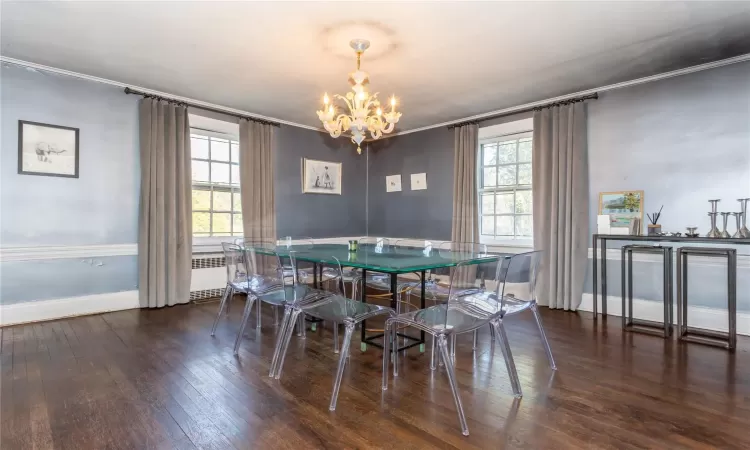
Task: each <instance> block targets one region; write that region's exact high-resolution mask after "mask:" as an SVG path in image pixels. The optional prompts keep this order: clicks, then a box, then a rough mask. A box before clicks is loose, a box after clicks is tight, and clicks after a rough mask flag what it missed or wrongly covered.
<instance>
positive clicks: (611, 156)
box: [369, 63, 750, 311]
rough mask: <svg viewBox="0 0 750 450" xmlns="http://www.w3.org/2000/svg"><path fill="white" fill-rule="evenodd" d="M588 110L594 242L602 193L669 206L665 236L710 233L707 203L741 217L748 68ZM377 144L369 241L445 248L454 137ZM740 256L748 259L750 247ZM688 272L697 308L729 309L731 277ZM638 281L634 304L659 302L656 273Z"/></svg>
mask: <svg viewBox="0 0 750 450" xmlns="http://www.w3.org/2000/svg"><path fill="white" fill-rule="evenodd" d="M588 108H589V109H588V111H589V117H588V119H589V122H588V140H589V141H588V145H589V166H590V167H589V170H590V199H591V209H590V224H591V225H590V227H591V228H590V229H591V230H592V232H593V230H596V215H597V213H598V210H597V209H598V206H597V205H598V194H599V192H605V191H617V190H626V189H639V190H644V191H645V209H646V211H655V210H658V209H659V207H660V206H661V205H664V211H663V213H662V219H661V220H660V222H662V224H663V226H664V227H665V229H668V230H672V231H684V227H686V226H698V227H699V230H700V231H701V232H703V233H705V232H707V231H708V224H709V222H708V218H707V217H706V212H707V211H708V206H709V205H708V202H707V200H708V199H709V198H721V199H724V200H723V202H722V203H721V204H720V210H722V211H735V210H737V209H738V206H737V202H736V201H735V199H737V198H740V197H748V196H750V63H741V64H734V65H730V66H726V67H722V68H718V69H713V70H708V71H703V72H698V73H694V74H690V75H685V76H680V77H675V78H669V79H666V80H662V81H658V82H654V83H648V84H644V85H640V86H634V87H630V88H625V89H622V90H618V91H612V92H605V93H602V94H600V98H599V100H596V101H592V102H589V106H588ZM521 118H523V117H522V116H518V117H514V118H512V119H513V120H517V119H521ZM508 120H509V119H502V120H495V121H493V122H484V123H482V124H481V126H489V125H494V124H496V123H501V122H507V121H508ZM378 144H379V145H380V147H375V146H374V149H373V152H372V155H371V157H370V177H369V182H370V191H369V211H370V218H369V227H370V234H371V235H384V236H393V237H425V238H432V239H449V238H450V220H451V214H452V206H451V197H452V183H453V179H452V171H453V134H452V132H450V131H448V130H446V129H445V128H436V129H432V130H427V131H423V132H417V133H413V134H408V135H404V136H396V137H393V138H390V139H387V140H385V141H382V143H378ZM382 144H387V145H382ZM421 171H427V188H428V189H427V190H426V191H415V192H411V191H409V190H408V189H409V188H408V186H409V185H408V182H409V180H408V176H409V174H410V173H415V172H421ZM397 173H401V174H402V183H403V187H404V189H405V190H404V191H403V192H399V193H386V192H385V175H391V174H397ZM426 205H432V206H431V207H429V208H427V206H426ZM438 205H439V206H438ZM729 228H730V229H731V230H733V229H734V225H730V227H729ZM612 247H616V246H611V248H612ZM737 249H738V252H739V253H741V254H745V255H747V254H748V253H750V248H748V247H747V246H737ZM590 264H591V261H589V266H590ZM609 264H610V265H609V266H608V269H609V270H608V282H609V295H614V296H619V295H620V272H619V270H620V266H619V262H618V261H610V263H609ZM691 264H695V265H691V275H690V278H691V281H690V302H691V304H694V305H701V306H711V307H725V305H726V300H725V299H726V290H725V289H724V286H723V284H722V283H723V282H722V281H717V280H722V279H723V278H722V277H725V276H726V271H725V269H724V268H723V266H721V265H719V264H721V263H719V262H716V261H713V262H711V261H707V260H692V262H691ZM634 271H635V277H636V278H635V279H636V280H637V288H636V289H635V295H636V297H639V298H642V299H646V300H658V299H660V298H661V295H662V294H661V266H660V264H655V263H650V262H645V261H644V262H637V263H636V264H635V269H634ZM738 271H739V273H738V308H739V309H740V310H744V311H748V310H750V268H748V266H747V262H746V260H744V261H740V268H739V269H738ZM591 287H592V284H591V269H589V273H588V278H587V281H586V291H587V292H591V290H592V289H591Z"/></svg>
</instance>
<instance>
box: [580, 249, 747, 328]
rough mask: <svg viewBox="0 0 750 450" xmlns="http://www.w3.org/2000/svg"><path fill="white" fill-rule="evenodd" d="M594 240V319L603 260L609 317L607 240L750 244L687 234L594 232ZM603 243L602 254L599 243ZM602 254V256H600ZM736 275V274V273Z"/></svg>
mask: <svg viewBox="0 0 750 450" xmlns="http://www.w3.org/2000/svg"><path fill="white" fill-rule="evenodd" d="M593 240H594V242H593V250H594V255H593V271H594V276H593V285H594V286H593V294H594V320H596V319H597V318H598V317H599V295H598V291H599V271H598V270H597V269H598V265H599V264H598V263H599V262H601V265H602V267H601V271H602V272H601V288H602V316H603V318H604V319H606V318H607V241H628V242H643V241H646V242H685V243H687V242H692V243H696V244H721V245H750V239H734V238H708V237H695V238H691V237H685V236H632V235H626V234H594V239H593ZM600 243H601V254H600V253H599V250H598V249H599V244H600ZM599 255H600V256H599ZM735 276H736V274H735Z"/></svg>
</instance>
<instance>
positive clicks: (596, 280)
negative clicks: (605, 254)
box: [591, 235, 599, 320]
mask: <svg viewBox="0 0 750 450" xmlns="http://www.w3.org/2000/svg"><path fill="white" fill-rule="evenodd" d="M596 241H598V239H597V237H596V235H594V242H593V244H592V247H593V250H594V256H593V259H592V260H591V263H592V265H593V267H592V268H593V270H592V272H593V274H592V282H593V283H592V284H593V288H592V289H593V294H594V320H597V319H598V318H599V273H598V270H597V269H598V267H597V260H596V258H597V256H598V255H597V249H596V244H597V242H596Z"/></svg>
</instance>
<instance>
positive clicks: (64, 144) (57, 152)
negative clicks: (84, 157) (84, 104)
mask: <svg viewBox="0 0 750 450" xmlns="http://www.w3.org/2000/svg"><path fill="white" fill-rule="evenodd" d="M18 173H19V174H23V175H46V176H50V177H69V178H78V128H70V127H63V126H59V125H49V124H46V123H37V122H28V121H26V120H19V121H18Z"/></svg>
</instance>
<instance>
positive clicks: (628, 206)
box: [599, 191, 643, 234]
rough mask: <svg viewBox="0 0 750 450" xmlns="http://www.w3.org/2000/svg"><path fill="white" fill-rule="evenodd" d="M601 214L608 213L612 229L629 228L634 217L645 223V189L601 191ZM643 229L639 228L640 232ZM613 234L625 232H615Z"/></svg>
mask: <svg viewBox="0 0 750 450" xmlns="http://www.w3.org/2000/svg"><path fill="white" fill-rule="evenodd" d="M599 215H608V216H609V222H610V230H612V229H614V228H619V229H628V228H629V227H630V223H631V222H632V221H633V219H640V224H641V226H642V224H643V191H618V192H600V193H599ZM641 231H642V230H638V233H639V234H640V233H641ZM612 234H625V233H615V232H614V230H612Z"/></svg>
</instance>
